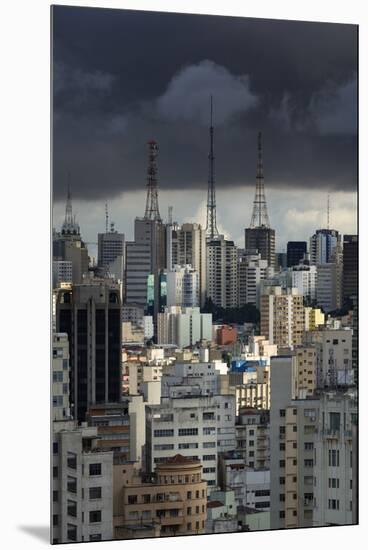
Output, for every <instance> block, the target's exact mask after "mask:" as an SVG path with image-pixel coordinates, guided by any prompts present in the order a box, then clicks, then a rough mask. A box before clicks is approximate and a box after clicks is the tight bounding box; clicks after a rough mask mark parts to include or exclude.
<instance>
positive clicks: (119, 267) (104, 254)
mask: <svg viewBox="0 0 368 550" xmlns="http://www.w3.org/2000/svg"><path fill="white" fill-rule="evenodd" d="M124 266H125V236H124V234H123V233H118V232H117V231H116V230H115V229H114V225H113V224H111V228H110V231H106V233H99V234H98V267H99V268H101V269H102V270H104V271H105V272H106V273H109V274H111V275H114V276H115V277H116V278H117V279H120V280H123V278H124Z"/></svg>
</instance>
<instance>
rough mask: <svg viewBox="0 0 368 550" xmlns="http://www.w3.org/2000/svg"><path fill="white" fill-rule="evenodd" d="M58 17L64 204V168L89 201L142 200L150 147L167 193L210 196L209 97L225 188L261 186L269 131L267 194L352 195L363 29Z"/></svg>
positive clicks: (57, 102) (58, 150) (76, 11)
mask: <svg viewBox="0 0 368 550" xmlns="http://www.w3.org/2000/svg"><path fill="white" fill-rule="evenodd" d="M53 11H54V17H53V21H54V37H55V41H54V51H53V55H54V140H53V144H54V151H53V160H54V163H53V186H54V198H55V200H56V201H58V200H64V197H65V190H66V182H67V173H68V172H70V173H71V177H72V187H73V194H74V196H75V197H76V198H78V199H80V200H86V199H87V198H88V199H89V200H103V201H104V200H106V198H113V197H118V196H120V195H121V193H124V192H125V193H127V192H130V191H133V190H137V189H142V190H144V188H145V177H146V157H147V151H146V142H147V141H148V140H149V139H151V138H155V139H156V140H157V141H158V143H159V147H160V153H159V159H158V160H159V181H160V189H161V190H175V189H182V190H186V189H195V188H199V189H201V190H203V191H204V192H205V189H206V185H207V154H208V129H207V127H206V125H207V123H208V118H209V101H208V98H209V95H210V94H211V93H212V94H213V95H214V99H215V155H216V184H217V187H218V189H219V190H221V189H223V190H226V189H230V188H236V187H238V188H240V187H250V186H253V185H254V178H255V164H256V135H257V132H258V130H259V129H261V130H262V131H263V135H264V157H265V175H266V183H267V186H268V188H270V189H301V190H303V189H306V188H307V189H330V190H341V191H348V190H349V191H355V190H356V181H357V166H356V152H357V139H356V132H355V131H354V122H353V118H354V112H355V111H354V109H355V110H356V90H355V89H354V85H353V81H354V77H355V75H356V70H357V49H356V44H357V42H356V38H357V33H356V27H355V26H352V25H333V24H322V23H305V22H293V21H267V20H257V19H245V18H231V17H230V18H229V17H226V18H221V17H214V16H192V15H179V14H160V13H150V12H135V11H126V10H121V11H120V10H104V9H102V10H101V9H98V10H96V9H90V8H70V7H62V6H56V7H54V8H53ZM168 44H170V45H171V46H170V47H168ZM349 83H351V84H349Z"/></svg>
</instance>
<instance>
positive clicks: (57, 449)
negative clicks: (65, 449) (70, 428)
mask: <svg viewBox="0 0 368 550" xmlns="http://www.w3.org/2000/svg"><path fill="white" fill-rule="evenodd" d="M52 452H53V454H54V455H57V454H58V452H59V445H58V444H57V442H56V441H55V442H54V443H53V444H52Z"/></svg>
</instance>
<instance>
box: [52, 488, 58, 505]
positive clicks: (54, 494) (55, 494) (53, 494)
mask: <svg viewBox="0 0 368 550" xmlns="http://www.w3.org/2000/svg"><path fill="white" fill-rule="evenodd" d="M58 499H59V493H58V491H52V502H57V501H58Z"/></svg>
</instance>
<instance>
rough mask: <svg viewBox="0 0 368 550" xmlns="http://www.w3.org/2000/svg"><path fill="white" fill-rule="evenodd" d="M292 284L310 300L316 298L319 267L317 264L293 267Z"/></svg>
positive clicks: (312, 300)
mask: <svg viewBox="0 0 368 550" xmlns="http://www.w3.org/2000/svg"><path fill="white" fill-rule="evenodd" d="M291 284H292V286H293V287H294V288H297V289H298V292H299V294H300V295H301V296H303V297H304V298H305V299H306V300H308V302H314V300H315V299H316V287H317V267H316V266H315V265H305V264H300V265H295V266H294V267H292V268H291Z"/></svg>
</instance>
